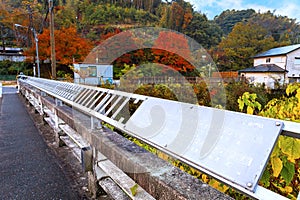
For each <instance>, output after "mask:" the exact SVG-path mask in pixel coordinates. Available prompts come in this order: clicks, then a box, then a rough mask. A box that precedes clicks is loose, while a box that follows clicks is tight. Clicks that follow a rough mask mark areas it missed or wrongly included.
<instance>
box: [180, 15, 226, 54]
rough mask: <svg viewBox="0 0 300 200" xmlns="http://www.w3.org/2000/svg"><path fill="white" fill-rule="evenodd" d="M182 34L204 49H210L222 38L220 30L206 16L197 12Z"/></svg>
mask: <svg viewBox="0 0 300 200" xmlns="http://www.w3.org/2000/svg"><path fill="white" fill-rule="evenodd" d="M184 33H185V34H186V35H188V36H190V37H191V38H193V39H194V40H196V41H197V42H198V43H200V44H201V45H202V46H203V47H204V48H211V47H212V46H216V45H218V44H219V43H220V41H221V38H222V30H221V29H220V27H219V26H218V25H217V24H216V23H214V22H213V21H209V20H208V19H207V17H206V15H204V14H201V13H199V12H195V13H194V14H193V19H192V21H191V23H190V24H189V25H188V26H187V28H186V29H185V30H184Z"/></svg>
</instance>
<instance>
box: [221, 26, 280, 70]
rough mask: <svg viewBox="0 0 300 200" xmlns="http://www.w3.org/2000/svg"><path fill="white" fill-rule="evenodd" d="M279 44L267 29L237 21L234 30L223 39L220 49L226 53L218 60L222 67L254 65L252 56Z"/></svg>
mask: <svg viewBox="0 0 300 200" xmlns="http://www.w3.org/2000/svg"><path fill="white" fill-rule="evenodd" d="M275 46H278V43H277V42H275V41H274V39H273V37H272V36H268V35H267V31H266V29H264V28H263V27H261V26H259V25H257V24H253V23H242V22H239V23H237V24H236V25H235V26H234V28H233V30H232V32H231V33H230V34H229V35H228V37H226V38H225V39H223V40H222V42H221V43H220V44H219V46H218V49H219V50H220V51H221V52H222V53H223V54H224V55H225V56H223V57H222V59H224V60H218V64H219V65H220V67H221V68H227V69H230V70H239V69H243V68H247V67H251V66H253V59H252V58H251V57H252V56H254V55H256V54H257V53H259V52H262V51H265V50H268V49H270V48H273V47H275Z"/></svg>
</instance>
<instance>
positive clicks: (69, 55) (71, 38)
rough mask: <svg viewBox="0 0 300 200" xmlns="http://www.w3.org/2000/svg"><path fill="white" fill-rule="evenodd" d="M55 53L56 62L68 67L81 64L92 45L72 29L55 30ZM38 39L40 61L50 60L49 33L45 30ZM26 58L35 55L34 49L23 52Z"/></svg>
mask: <svg viewBox="0 0 300 200" xmlns="http://www.w3.org/2000/svg"><path fill="white" fill-rule="evenodd" d="M54 35H55V52H56V60H57V62H58V63H60V64H64V65H68V64H72V63H73V60H74V61H75V62H82V61H83V60H84V59H85V57H86V56H87V55H88V54H89V52H90V51H91V49H92V48H93V46H92V43H91V42H90V41H88V40H86V39H84V38H81V37H80V35H79V34H78V33H77V32H76V29H75V28H74V27H70V28H62V29H61V30H55V32H54ZM38 38H39V57H40V60H46V59H50V57H51V50H50V31H49V29H45V30H44V32H43V34H41V35H39V36H38ZM25 54H26V55H27V56H34V55H35V47H32V48H31V49H29V50H28V51H26V52H25Z"/></svg>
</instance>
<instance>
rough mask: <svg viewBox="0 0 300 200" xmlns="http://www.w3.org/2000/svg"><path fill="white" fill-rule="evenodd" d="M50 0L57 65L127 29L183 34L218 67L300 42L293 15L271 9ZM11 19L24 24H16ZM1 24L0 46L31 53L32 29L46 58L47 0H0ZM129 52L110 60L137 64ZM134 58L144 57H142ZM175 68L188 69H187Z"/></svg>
mask: <svg viewBox="0 0 300 200" xmlns="http://www.w3.org/2000/svg"><path fill="white" fill-rule="evenodd" d="M53 3H54V8H53V9H54V19H55V42H56V55H57V62H58V65H66V66H68V65H70V64H72V63H73V62H82V61H83V60H84V58H85V57H86V55H87V54H88V53H89V52H90V51H91V50H92V49H93V48H94V47H95V46H97V45H98V44H100V43H101V42H102V41H104V40H106V39H107V38H109V37H111V36H113V35H115V34H118V33H120V32H122V31H125V30H128V29H132V28H141V27H161V28H166V29H170V30H175V31H178V32H180V33H183V34H185V35H187V36H189V37H191V38H192V39H194V40H195V41H196V42H198V43H199V44H201V45H202V46H203V47H204V48H205V49H206V50H207V51H208V52H209V54H210V55H211V56H212V58H213V60H214V62H215V63H216V65H217V67H218V69H219V71H232V70H239V69H243V68H247V67H250V66H252V62H253V61H252V59H251V57H252V56H254V55H255V54H257V53H260V52H262V51H265V50H268V49H270V48H273V47H280V46H284V45H289V44H295V43H299V38H300V25H299V24H298V22H297V21H296V19H290V18H288V17H287V16H280V15H276V14H275V13H274V12H271V11H268V12H266V13H259V12H256V11H255V10H253V9H248V10H225V11H223V12H222V13H220V14H219V15H217V16H215V18H214V19H213V20H209V19H208V18H207V16H206V15H205V14H203V13H202V12H201V11H195V10H194V9H193V5H191V4H190V3H189V2H186V1H184V0H170V1H162V0H147V1H146V0H54V1H53ZM15 24H20V25H22V26H24V27H16V26H15ZM26 27H27V28H26ZM0 29H1V38H0V40H1V41H0V45H1V46H2V47H3V49H4V48H5V47H22V48H24V49H25V54H26V55H28V56H29V57H33V56H34V54H35V47H34V45H33V44H34V38H33V34H32V31H30V30H32V29H35V30H36V31H37V33H38V38H39V46H40V49H39V51H40V52H39V53H40V59H41V60H42V62H43V61H47V60H49V58H50V47H49V46H50V45H49V43H50V42H49V40H50V37H49V4H48V1H47V0H30V1H24V0H2V1H1V5H0ZM155 53H158V54H164V53H162V52H153V51H151V52H149V50H145V51H144V52H143V53H142V54H141V53H140V56H142V57H144V58H147V59H149V57H151V56H149V55H150V54H155ZM134 54H136V52H132V53H131V54H128V55H127V58H124V56H123V58H122V59H121V60H118V61H116V62H114V65H115V68H116V69H119V71H120V69H122V67H124V66H123V65H124V62H125V63H126V64H129V65H132V64H139V63H136V62H137V61H136V60H132V58H133V55H134ZM164 56H167V57H168V56H171V57H172V56H173V57H174V55H164ZM160 57H162V56H160ZM173 57H172V58H173ZM169 60H170V59H169ZM139 61H140V62H143V58H141V59H139ZM150 61H152V60H150ZM160 61H161V60H157V61H156V62H160ZM177 61H178V60H177ZM31 62H32V61H31ZM178 62H179V61H178ZM182 63H183V64H186V63H185V62H182ZM183 64H182V65H181V66H178V64H177V66H175V68H176V70H178V68H180V67H181V68H183ZM172 67H173V66H172ZM179 71H182V72H184V73H186V72H187V70H186V69H182V70H179ZM187 74H189V73H187ZM189 75H190V74H189Z"/></svg>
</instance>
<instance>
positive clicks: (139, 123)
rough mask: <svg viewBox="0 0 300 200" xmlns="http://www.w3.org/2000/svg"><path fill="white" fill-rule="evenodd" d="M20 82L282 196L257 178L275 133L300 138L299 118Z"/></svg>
mask: <svg viewBox="0 0 300 200" xmlns="http://www.w3.org/2000/svg"><path fill="white" fill-rule="evenodd" d="M19 84H20V87H22V86H23V85H29V86H30V87H34V88H35V89H38V90H40V91H42V92H44V93H46V94H47V95H49V96H52V97H54V98H56V99H58V100H60V101H62V102H64V103H65V104H67V105H69V106H72V107H73V108H75V109H76V110H78V111H81V112H83V113H85V114H87V115H89V116H91V117H92V119H93V118H97V119H100V120H102V121H104V122H106V123H109V124H111V125H112V126H114V127H116V128H117V129H119V130H121V131H123V132H125V133H127V134H129V135H131V136H133V137H136V138H138V139H140V140H142V141H143V142H145V143H147V144H149V145H152V146H154V147H156V148H158V149H159V150H161V151H163V152H165V153H167V154H170V155H171V156H173V157H174V158H177V159H179V160H181V161H182V162H185V163H187V164H189V165H191V166H192V167H194V168H196V169H199V170H200V171H202V172H204V173H206V174H208V175H211V176H212V177H214V178H216V179H218V180H220V181H222V182H224V183H225V184H228V185H230V186H232V187H234V188H236V189H237V190H239V191H241V192H243V193H245V194H246V195H249V196H250V197H252V198H255V199H285V198H284V197H282V196H280V195H279V194H276V193H274V192H272V191H269V190H267V189H265V188H263V187H261V186H259V185H258V181H259V179H260V177H261V176H262V173H263V171H264V169H265V166H266V164H267V162H268V160H269V157H270V154H271V153H272V150H273V148H274V146H275V144H276V142H277V139H278V136H279V135H280V134H282V135H287V136H291V137H295V138H300V124H299V123H293V122H287V121H282V120H277V119H270V118H264V117H259V116H253V115H246V114H243V113H235V112H231V111H225V110H219V109H214V108H208V107H203V106H198V105H193V104H187V103H181V102H175V101H169V100H164V99H159V98H154V97H147V96H143V95H136V94H131V93H126V92H122V91H116V90H108V89H103V88H96V87H89V86H83V85H76V84H72V83H66V82H58V81H53V80H47V79H40V78H34V77H22V78H20V79H19ZM298 199H299V197H298Z"/></svg>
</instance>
